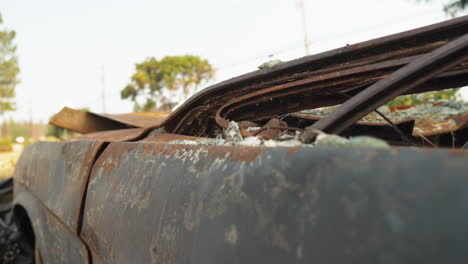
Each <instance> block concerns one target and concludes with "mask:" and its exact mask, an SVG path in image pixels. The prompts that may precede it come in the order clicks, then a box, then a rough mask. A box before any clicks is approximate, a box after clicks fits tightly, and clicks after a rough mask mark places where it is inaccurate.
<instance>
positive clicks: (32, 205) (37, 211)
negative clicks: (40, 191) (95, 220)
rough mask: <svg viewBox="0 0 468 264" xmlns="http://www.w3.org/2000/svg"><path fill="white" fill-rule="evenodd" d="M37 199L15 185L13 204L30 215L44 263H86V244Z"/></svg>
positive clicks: (25, 189)
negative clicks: (22, 208)
mask: <svg viewBox="0 0 468 264" xmlns="http://www.w3.org/2000/svg"><path fill="white" fill-rule="evenodd" d="M38 198H39V197H35V196H34V195H32V192H31V190H29V189H28V188H26V187H24V186H23V185H22V184H19V183H16V184H15V200H14V204H15V206H22V207H24V208H25V209H26V210H27V212H28V214H29V217H30V219H31V223H32V225H33V229H34V235H35V238H36V245H37V246H38V247H39V252H40V256H41V258H42V260H43V263H48V264H49V263H51V264H63V263H70V264H73V263H77V264H78V263H79V264H86V263H89V261H88V260H89V255H88V251H87V249H86V246H85V244H84V243H83V242H82V241H81V239H80V238H79V237H78V236H76V235H75V234H74V233H73V232H74V231H73V230H71V229H69V228H68V227H67V226H66V225H65V224H64V223H63V222H62V221H61V220H60V219H58V218H57V217H56V215H55V214H54V212H52V211H50V210H49V209H48V208H47V207H46V206H45V205H44V204H43V203H42V202H41V201H39V200H38Z"/></svg>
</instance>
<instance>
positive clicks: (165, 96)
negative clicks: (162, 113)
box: [120, 55, 214, 111]
mask: <svg viewBox="0 0 468 264" xmlns="http://www.w3.org/2000/svg"><path fill="white" fill-rule="evenodd" d="M213 76H214V70H213V67H212V66H211V64H210V63H209V62H208V60H205V59H201V58H200V57H198V56H192V55H185V56H166V57H164V58H162V59H161V60H158V59H156V58H154V57H152V58H148V59H146V60H145V61H143V62H142V63H137V64H136V65H135V73H134V74H133V75H132V77H131V81H130V83H129V84H128V85H127V86H126V87H125V88H124V89H122V91H121V92H120V96H121V98H122V99H127V100H131V101H133V102H134V104H135V107H134V110H135V111H149V110H153V109H158V110H171V109H172V107H173V106H175V105H176V104H177V103H178V102H177V100H178V99H179V100H180V99H186V98H187V96H188V95H189V94H190V93H191V92H192V91H194V90H195V89H196V88H197V87H198V86H199V85H200V84H201V83H202V82H206V81H209V80H211V79H212V78H213ZM180 95H182V97H183V98H181V96H180Z"/></svg>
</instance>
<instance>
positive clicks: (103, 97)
mask: <svg viewBox="0 0 468 264" xmlns="http://www.w3.org/2000/svg"><path fill="white" fill-rule="evenodd" d="M101 100H102V112H103V113H105V112H106V76H105V68H104V64H103V65H102V73H101Z"/></svg>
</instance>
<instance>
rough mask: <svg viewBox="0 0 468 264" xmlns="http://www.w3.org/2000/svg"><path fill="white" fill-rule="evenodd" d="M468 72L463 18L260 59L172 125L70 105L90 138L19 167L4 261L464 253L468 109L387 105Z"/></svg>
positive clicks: (412, 257) (62, 118)
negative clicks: (399, 111)
mask: <svg viewBox="0 0 468 264" xmlns="http://www.w3.org/2000/svg"><path fill="white" fill-rule="evenodd" d="M467 83H468V17H466V16H465V17H460V18H456V19H452V20H448V21H445V22H442V23H438V24H434V25H429V26H426V27H422V28H418V29H414V30H410V31H406V32H402V33H398V34H394V35H390V36H386V37H382V38H378V39H373V40H370V41H366V42H362V43H358V44H354V45H348V46H345V47H342V48H338V49H335V50H331V51H328V52H324V53H320V54H316V55H312V56H307V57H304V58H300V59H297V60H293V61H289V62H285V63H275V64H272V65H271V66H268V67H262V69H260V70H257V71H255V72H252V73H248V74H245V75H242V76H239V77H236V78H233V79H230V80H227V81H224V82H221V83H219V84H216V85H214V86H211V87H208V88H206V89H204V90H202V91H201V92H199V93H198V94H196V95H194V96H193V97H191V98H190V99H189V100H188V101H187V102H185V103H184V104H183V105H182V106H181V107H179V108H178V109H176V110H175V111H174V112H172V113H171V114H170V115H169V116H167V117H166V118H162V117H151V116H138V115H131V114H128V115H127V114H125V115H110V114H95V113H83V112H81V111H76V110H73V109H70V108H65V109H63V110H62V111H61V112H60V113H58V114H57V115H56V116H55V117H54V118H53V119H52V121H51V123H53V124H55V125H57V126H60V127H63V128H67V129H69V130H72V131H76V132H79V133H82V135H81V136H78V137H75V138H73V139H71V140H69V141H66V142H38V143H35V144H33V145H31V146H29V147H28V148H27V149H26V150H25V151H24V153H23V154H22V156H21V158H20V160H19V162H18V164H17V167H16V170H15V174H14V195H13V203H12V204H13V209H12V212H13V215H14V217H13V219H14V220H11V221H10V222H13V224H14V226H15V228H17V230H18V232H17V233H18V234H19V235H17V236H16V237H15V239H16V240H15V241H19V242H17V244H18V245H19V246H18V247H17V248H18V249H17V250H16V251H14V250H13V253H10V257H11V258H10V259H9V261H11V263H14V261H16V260H15V258H17V257H18V256H21V254H22V255H28V254H29V256H31V259H29V260H28V261H30V262H32V261H34V260H35V261H36V262H37V263H203V264H207V263H243V264H247V263H268V264H273V263H382V264H384V263H426V264H427V263H466V262H467V261H468V225H467V223H468V191H467V190H468V152H467V151H466V150H465V149H464V147H463V146H464V145H465V144H466V143H467V141H468V123H467V122H468V116H466V115H464V114H459V115H458V114H453V113H451V112H449V113H448V114H446V115H444V116H443V118H442V119H440V114H435V116H436V117H437V118H439V119H437V118H435V119H434V120H427V119H425V118H424V116H418V117H414V116H412V115H411V114H408V115H406V116H404V118H400V119H398V120H396V119H394V118H393V119H392V117H391V115H392V114H391V113H392V112H394V111H393V110H391V111H390V112H388V111H387V112H385V111H382V110H381V109H380V108H379V107H381V106H382V105H384V104H386V103H387V102H388V101H390V100H391V99H393V98H395V97H397V96H399V95H402V94H414V93H421V92H426V91H436V90H441V89H447V88H456V87H462V86H464V85H466V84H467ZM334 105H338V106H337V107H335V108H334V109H332V110H333V111H331V110H330V108H328V112H323V113H322V114H318V113H321V112H320V111H322V110H323V109H324V108H323V107H328V106H334ZM433 106H434V107H450V106H449V105H445V104H444V105H440V104H439V105H437V103H435V104H434V105H433ZM379 109H380V110H379ZM374 111H377V112H374ZM373 112H374V114H373V115H376V116H377V117H376V118H374V119H375V120H374V119H372V118H370V117H369V116H370V115H372V113H373ZM414 112H415V111H413V113H414ZM416 112H417V111H416ZM389 116H390V117H389ZM363 118H364V119H363ZM366 118H367V119H366ZM377 119H379V120H377ZM15 252H16V253H15ZM33 259H34V260H33ZM17 263H19V262H17Z"/></svg>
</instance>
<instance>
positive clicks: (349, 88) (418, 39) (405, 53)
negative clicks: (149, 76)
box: [162, 16, 468, 135]
mask: <svg viewBox="0 0 468 264" xmlns="http://www.w3.org/2000/svg"><path fill="white" fill-rule="evenodd" d="M467 30H468V16H465V17H460V18H457V19H453V20H449V21H446V22H443V23H438V24H434V25H430V26H427V27H423V28H418V29H414V30H411V31H407V32H402V33H398V34H394V35H390V36H387V37H383V38H379V39H374V40H370V41H366V42H363V43H358V44H354V45H349V46H346V47H343V48H340V49H335V50H332V51H328V52H324V53H320V54H317V55H312V56H308V57H304V58H302V59H298V60H294V61H291V62H287V63H284V64H282V65H279V66H278V67H275V68H274V69H273V70H269V69H268V70H259V71H256V72H253V73H250V74H246V75H242V76H240V77H237V78H234V79H231V80H228V81H225V82H222V83H220V84H217V85H214V86H212V87H209V88H207V89H205V90H203V91H202V92H200V93H199V94H197V95H195V96H194V97H192V98H191V99H190V100H188V101H187V102H186V103H185V104H184V105H183V106H182V107H180V108H179V109H177V110H176V111H175V112H173V113H172V114H171V115H170V116H169V118H168V120H166V121H165V122H164V123H163V125H162V126H163V127H164V128H165V129H166V131H168V132H171V133H179V134H187V135H202V134H203V132H204V131H205V130H206V129H207V127H206V126H207V120H209V119H210V118H214V116H215V113H216V111H218V110H219V109H220V108H221V107H222V106H223V105H225V104H226V103H228V102H229V101H230V100H238V99H239V98H241V97H243V96H247V97H249V102H248V105H247V106H250V108H249V107H245V106H242V110H239V111H237V112H235V113H234V112H232V111H231V112H230V113H227V115H233V116H235V117H236V118H235V120H236V121H239V120H248V119H249V118H251V117H252V116H257V117H260V116H261V115H263V116H268V115H269V114H270V115H274V114H283V113H287V112H293V111H299V110H302V109H304V108H307V107H309V108H314V107H320V106H327V105H333V104H337V103H341V102H343V101H344V99H343V98H337V97H336V95H330V94H329V93H327V90H328V91H331V90H340V91H342V92H349V93H350V94H356V93H357V92H358V91H360V90H362V89H363V88H365V87H367V86H369V85H371V84H373V83H375V82H376V81H378V80H380V79H382V78H385V77H386V76H388V75H389V74H391V73H392V72H394V71H395V70H397V69H398V68H400V67H402V66H404V65H406V64H407V63H409V62H410V61H412V60H414V59H417V58H418V56H420V55H422V54H425V53H428V52H431V51H433V50H435V49H436V48H438V47H441V46H442V45H444V44H446V43H448V42H449V41H450V40H453V39H455V38H457V37H459V36H461V35H463V34H465V33H466V31H467ZM467 67H468V65H467V63H466V62H465V63H463V64H461V65H459V66H457V67H455V68H454V69H452V70H450V71H449V72H446V73H444V74H442V75H440V76H438V77H437V78H436V79H433V80H431V81H429V82H428V86H424V87H423V86H419V87H415V88H414V91H413V92H420V91H422V90H431V89H442V88H452V87H454V86H453V85H456V86H460V85H463V84H466V82H467V80H468V78H467V76H468V75H467V73H466V68H467ZM356 74H359V78H356ZM447 75H450V76H451V77H450V78H449V79H450V80H451V81H450V82H446V80H447V78H446V76H447ZM322 78H323V79H322ZM442 79H443V80H444V81H442ZM312 84H313V86H311V85H312ZM283 88H288V89H289V90H290V91H289V92H288V93H286V90H284V89H283ZM268 89H270V90H268ZM275 89H277V90H278V91H275ZM291 89H292V91H291ZM300 89H303V91H299V90H300ZM256 92H258V93H262V92H268V94H267V96H263V95H261V94H258V96H259V98H262V96H263V99H264V101H261V100H260V99H258V100H260V101H258V102H256V101H255V100H257V99H255V98H254V97H255V96H257V95H256V94H255V93H256ZM276 92H281V94H275V93H276ZM297 94H300V96H299V95H297ZM244 99H247V98H244ZM252 102H253V103H254V104H252ZM233 103H235V101H234V102H230V104H231V105H232V104H233ZM260 103H261V105H260ZM226 110H227V109H226ZM219 117H221V118H224V119H226V115H225V114H224V113H220V115H219ZM218 119H219V118H218ZM218 123H220V124H221V125H222V126H225V125H226V124H225V122H224V123H223V122H222V120H221V119H219V120H218Z"/></svg>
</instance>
